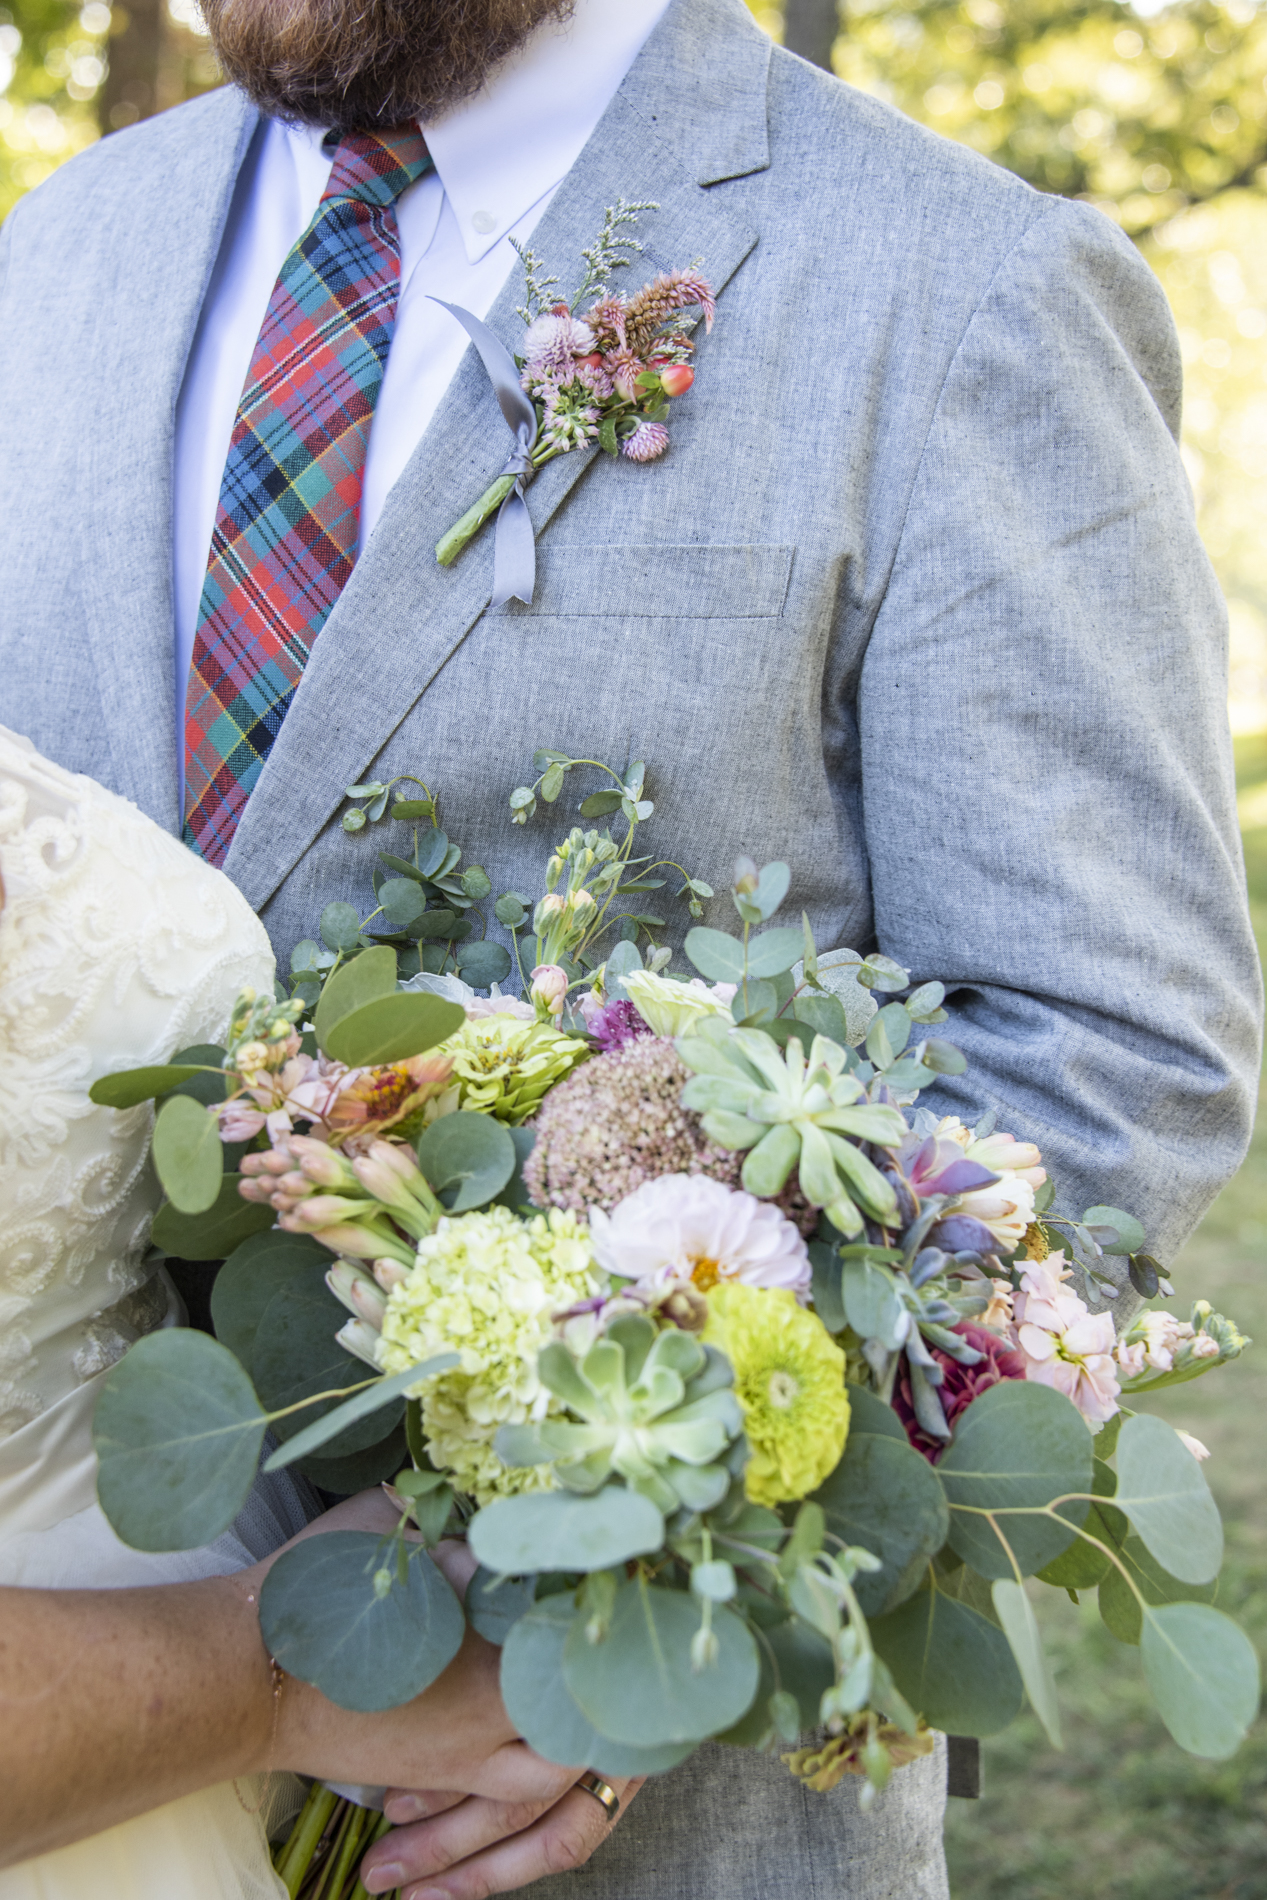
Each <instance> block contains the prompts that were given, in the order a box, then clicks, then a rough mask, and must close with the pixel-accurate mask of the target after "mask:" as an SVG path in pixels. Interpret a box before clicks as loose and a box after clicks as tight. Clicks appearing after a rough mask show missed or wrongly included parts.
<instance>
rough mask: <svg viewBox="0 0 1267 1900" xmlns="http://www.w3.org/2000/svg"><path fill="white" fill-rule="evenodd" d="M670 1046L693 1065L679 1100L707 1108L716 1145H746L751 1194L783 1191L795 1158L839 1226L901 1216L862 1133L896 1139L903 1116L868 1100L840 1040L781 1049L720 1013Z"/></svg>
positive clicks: (707, 1126) (804, 1180) (810, 1191)
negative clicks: (867, 1152) (866, 1216)
mask: <svg viewBox="0 0 1267 1900" xmlns="http://www.w3.org/2000/svg"><path fill="white" fill-rule="evenodd" d="M674 1046H675V1047H676V1049H677V1052H678V1054H679V1055H680V1056H681V1058H682V1060H683V1062H685V1064H686V1066H687V1068H688V1069H693V1070H694V1071H695V1073H694V1075H693V1077H692V1079H691V1081H689V1082H688V1083H687V1085H686V1088H685V1089H684V1090H683V1092H682V1102H683V1106H684V1107H686V1108H693V1109H695V1110H697V1111H698V1112H699V1113H700V1114H701V1115H702V1117H703V1124H704V1132H705V1134H706V1135H708V1136H709V1138H710V1139H711V1140H713V1141H715V1142H717V1143H718V1144H719V1146H721V1147H723V1148H747V1149H749V1150H750V1153H749V1155H748V1158H747V1160H746V1161H745V1162H744V1165H743V1184H744V1186H745V1187H746V1188H747V1189H748V1192H749V1193H750V1194H756V1195H760V1196H762V1197H763V1198H769V1197H770V1196H771V1195H774V1194H777V1193H779V1191H780V1189H781V1188H782V1187H783V1186H784V1185H785V1183H786V1181H787V1179H788V1176H789V1175H790V1174H791V1172H792V1170H793V1168H795V1169H796V1170H797V1172H798V1176H799V1180H800V1186H801V1192H802V1193H803V1194H804V1195H805V1197H806V1199H807V1200H809V1201H811V1202H812V1203H813V1205H814V1206H815V1207H822V1208H825V1209H826V1212H827V1217H828V1219H829V1220H830V1221H831V1222H832V1223H833V1225H834V1226H835V1227H837V1228H838V1229H839V1230H840V1232H841V1233H842V1234H849V1235H854V1234H857V1233H860V1232H861V1231H862V1220H863V1214H869V1215H871V1217H872V1218H873V1219H874V1220H878V1221H881V1222H883V1223H885V1224H886V1225H892V1224H893V1223H894V1222H895V1221H896V1219H897V1212H898V1209H897V1199H896V1196H895V1194H894V1191H893V1187H892V1185H891V1183H890V1182H889V1181H887V1180H886V1179H885V1177H884V1175H882V1174H881V1172H880V1170H879V1169H878V1168H877V1167H876V1166H875V1164H874V1163H873V1162H871V1161H869V1160H868V1159H867V1157H866V1156H865V1155H864V1154H863V1153H862V1151H861V1149H860V1148H859V1147H858V1146H857V1145H856V1143H857V1142H859V1141H872V1142H878V1143H880V1144H881V1145H883V1146H893V1145H896V1143H898V1142H899V1141H901V1139H902V1137H903V1136H904V1135H905V1134H906V1132H907V1129H906V1123H905V1121H904V1120H903V1118H902V1115H901V1114H900V1113H899V1111H898V1110H897V1109H896V1108H890V1107H888V1106H887V1105H885V1104H883V1103H872V1102H868V1101H867V1099H866V1091H865V1090H864V1088H863V1086H862V1084H861V1082H859V1080H858V1078H857V1077H856V1076H855V1075H853V1074H852V1073H851V1072H850V1070H849V1068H848V1067H847V1066H846V1064H847V1060H848V1058H847V1055H846V1052H845V1050H844V1049H842V1048H841V1046H840V1044H839V1043H835V1042H832V1041H830V1040H829V1038H828V1037H826V1036H815V1038H814V1042H813V1045H812V1047H811V1049H810V1052H809V1056H808V1059H807V1058H806V1055H805V1051H804V1049H803V1047H802V1045H801V1042H800V1041H799V1039H798V1038H796V1037H790V1038H789V1040H788V1043H787V1047H786V1048H785V1049H781V1048H780V1047H779V1045H778V1043H777V1042H775V1041H774V1039H773V1038H772V1037H770V1036H767V1035H766V1034H765V1033H764V1032H763V1031H761V1030H759V1029H736V1028H734V1027H732V1026H731V1025H730V1024H728V1023H727V1022H726V1021H725V1019H724V1018H717V1019H716V1020H714V1021H709V1020H705V1021H703V1022H701V1023H699V1024H698V1025H697V1026H696V1027H695V1028H694V1029H693V1030H692V1031H691V1033H690V1034H689V1035H685V1036H680V1037H679V1038H678V1040H677V1042H676V1044H675V1045H674ZM850 1136H852V1137H853V1138H854V1139H853V1140H850V1139H849V1137H850Z"/></svg>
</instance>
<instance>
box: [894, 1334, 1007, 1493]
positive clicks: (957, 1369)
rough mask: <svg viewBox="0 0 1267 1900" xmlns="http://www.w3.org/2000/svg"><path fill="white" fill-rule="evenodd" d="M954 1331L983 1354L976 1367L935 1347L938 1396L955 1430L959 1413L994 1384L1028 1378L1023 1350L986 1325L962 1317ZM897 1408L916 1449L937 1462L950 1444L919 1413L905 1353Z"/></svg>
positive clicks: (897, 1386) (898, 1389)
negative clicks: (939, 1375)
mask: <svg viewBox="0 0 1267 1900" xmlns="http://www.w3.org/2000/svg"><path fill="white" fill-rule="evenodd" d="M953 1330H954V1331H955V1332H957V1333H959V1334H961V1335H962V1337H963V1338H964V1339H966V1340H967V1342H968V1344H969V1345H970V1346H975V1347H976V1349H977V1351H978V1352H979V1353H981V1354H982V1357H981V1359H980V1360H979V1361H978V1363H977V1364H976V1365H975V1366H963V1365H960V1363H959V1361H958V1360H957V1359H952V1358H951V1356H950V1354H949V1353H948V1352H943V1351H942V1350H941V1348H940V1347H938V1346H934V1347H932V1349H931V1350H932V1355H933V1358H934V1359H935V1360H936V1361H937V1363H938V1365H939V1366H940V1367H941V1369H942V1373H943V1375H944V1376H943V1379H942V1383H941V1384H940V1385H939V1386H938V1388H937V1396H938V1398H939V1399H940V1400H941V1409H942V1411H943V1412H944V1413H945V1414H946V1423H947V1425H949V1426H950V1427H951V1429H952V1431H953V1429H954V1424H955V1420H956V1419H957V1418H958V1416H959V1414H960V1413H961V1412H963V1411H966V1410H967V1408H968V1406H970V1405H971V1404H972V1401H973V1400H974V1399H978V1398H980V1396H981V1394H982V1393H983V1392H987V1391H988V1390H989V1388H990V1387H991V1386H992V1385H998V1383H999V1381H1000V1380H1001V1379H1023V1378H1024V1377H1025V1360H1024V1358H1023V1357H1022V1355H1021V1354H1020V1353H1019V1352H1013V1350H1012V1348H1011V1347H1010V1346H1009V1345H1008V1344H1007V1343H1006V1341H1004V1340H1002V1339H1000V1338H999V1336H998V1334H997V1333H991V1332H987V1331H986V1329H985V1327H984V1326H974V1325H973V1323H972V1321H971V1320H961V1321H960V1323H959V1325H958V1326H956V1327H955V1328H954V1329H953ZM893 1410H894V1411H895V1412H896V1413H897V1415H898V1417H899V1418H900V1419H901V1421H902V1424H903V1426H904V1427H905V1429H906V1436H907V1437H908V1438H909V1439H910V1441H911V1443H912V1445H914V1447H915V1449H916V1451H919V1452H923V1454H924V1456H925V1458H927V1460H928V1462H929V1464H932V1465H935V1464H936V1463H937V1460H938V1459H939V1458H940V1457H941V1454H942V1453H943V1451H945V1449H946V1447H945V1444H944V1443H943V1442H942V1440H941V1439H939V1438H932V1437H930V1435H929V1434H928V1433H927V1432H926V1431H925V1430H924V1428H923V1426H922V1425H921V1424H920V1422H919V1420H918V1419H917V1418H916V1416H915V1406H914V1402H913V1400H912V1398H911V1375H910V1369H909V1367H908V1365H907V1361H906V1357H905V1355H903V1358H902V1369H901V1371H900V1372H899V1374H898V1378H897V1384H896V1386H895V1387H894V1390H893Z"/></svg>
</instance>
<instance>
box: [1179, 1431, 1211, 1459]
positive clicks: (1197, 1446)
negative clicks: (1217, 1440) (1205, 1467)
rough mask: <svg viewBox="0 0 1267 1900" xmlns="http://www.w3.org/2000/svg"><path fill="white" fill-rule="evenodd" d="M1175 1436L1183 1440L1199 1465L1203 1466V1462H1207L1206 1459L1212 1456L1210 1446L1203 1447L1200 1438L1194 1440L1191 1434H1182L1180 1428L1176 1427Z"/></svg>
mask: <svg viewBox="0 0 1267 1900" xmlns="http://www.w3.org/2000/svg"><path fill="white" fill-rule="evenodd" d="M1175 1436H1176V1437H1177V1438H1181V1439H1182V1440H1183V1442H1184V1444H1185V1445H1186V1446H1187V1447H1188V1450H1189V1451H1190V1452H1191V1453H1192V1455H1193V1457H1194V1458H1195V1459H1196V1461H1197V1463H1198V1464H1201V1463H1202V1462H1203V1460H1205V1459H1206V1458H1208V1457H1209V1456H1210V1448H1209V1446H1208V1445H1203V1444H1202V1443H1201V1440H1200V1439H1199V1438H1194V1437H1193V1436H1192V1433H1191V1432H1181V1431H1180V1430H1179V1427H1178V1426H1177V1425H1176V1427H1175Z"/></svg>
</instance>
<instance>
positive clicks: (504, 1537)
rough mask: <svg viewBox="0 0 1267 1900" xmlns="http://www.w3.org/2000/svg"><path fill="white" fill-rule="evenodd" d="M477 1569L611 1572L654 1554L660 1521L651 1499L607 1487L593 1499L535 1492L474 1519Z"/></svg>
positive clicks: (498, 1503)
mask: <svg viewBox="0 0 1267 1900" xmlns="http://www.w3.org/2000/svg"><path fill="white" fill-rule="evenodd" d="M469 1541H470V1546H471V1549H472V1551H473V1552H474V1553H475V1556H476V1557H477V1558H478V1559H479V1561H480V1563H482V1564H484V1565H486V1566H487V1568H488V1569H489V1570H494V1571H496V1572H497V1573H498V1574H499V1575H501V1576H509V1577H518V1576H523V1575H525V1574H526V1573H527V1572H529V1571H534V1570H584V1571H588V1570H609V1569H611V1568H612V1567H613V1566H614V1565H616V1564H623V1563H626V1562H627V1561H628V1560H629V1558H631V1557H640V1556H643V1555H645V1554H646V1553H647V1552H649V1551H655V1550H659V1548H660V1546H661V1545H662V1544H663V1542H664V1519H663V1517H662V1516H661V1514H660V1512H659V1511H658V1510H657V1509H656V1507H655V1505H654V1504H653V1503H652V1502H651V1500H650V1498H645V1497H643V1496H642V1494H641V1493H640V1492H638V1491H626V1490H625V1489H624V1488H623V1487H622V1486H620V1485H614V1484H609V1485H606V1486H604V1488H603V1489H602V1490H601V1491H598V1492H595V1493H594V1495H593V1496H592V1497H577V1496H573V1495H570V1494H569V1493H566V1492H562V1491H537V1492H530V1493H526V1494H524V1495H523V1496H520V1497H512V1498H496V1499H494V1501H493V1502H492V1503H491V1504H486V1505H485V1506H484V1508H483V1510H481V1511H477V1512H476V1514H475V1516H474V1517H473V1518H472V1519H471V1524H470V1531H469Z"/></svg>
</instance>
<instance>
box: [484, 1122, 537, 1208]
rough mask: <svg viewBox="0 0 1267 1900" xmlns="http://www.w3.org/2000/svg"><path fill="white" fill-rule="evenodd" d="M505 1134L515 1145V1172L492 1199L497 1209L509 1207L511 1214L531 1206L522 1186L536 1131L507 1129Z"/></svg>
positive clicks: (527, 1193)
mask: <svg viewBox="0 0 1267 1900" xmlns="http://www.w3.org/2000/svg"><path fill="white" fill-rule="evenodd" d="M502 1125H503V1126H504V1124H502ZM506 1133H507V1134H508V1135H509V1136H510V1139H511V1140H512V1141H513V1143H514V1144H515V1171H514V1173H513V1174H512V1175H511V1177H510V1179H509V1181H507V1183H506V1185H505V1187H504V1188H503V1189H502V1190H501V1192H500V1194H495V1195H494V1196H493V1199H494V1201H495V1202H496V1203H497V1205H498V1206H499V1207H509V1208H510V1209H511V1210H512V1212H513V1211H515V1210H517V1209H518V1208H521V1207H529V1206H531V1204H532V1196H531V1194H529V1192H528V1189H527V1187H526V1186H525V1185H524V1167H525V1166H526V1164H527V1160H528V1156H529V1155H530V1154H531V1153H532V1151H533V1149H534V1148H535V1147H536V1145H537V1131H536V1129H535V1128H507V1129H506Z"/></svg>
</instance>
